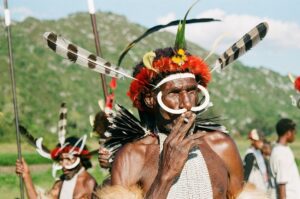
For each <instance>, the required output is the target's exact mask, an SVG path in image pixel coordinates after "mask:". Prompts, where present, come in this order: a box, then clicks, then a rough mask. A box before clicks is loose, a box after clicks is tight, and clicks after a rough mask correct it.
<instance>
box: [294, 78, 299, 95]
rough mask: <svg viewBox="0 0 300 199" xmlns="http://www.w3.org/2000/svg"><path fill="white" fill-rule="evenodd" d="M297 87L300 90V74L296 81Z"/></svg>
mask: <svg viewBox="0 0 300 199" xmlns="http://www.w3.org/2000/svg"><path fill="white" fill-rule="evenodd" d="M294 86H295V89H296V90H297V91H299V92H300V76H299V77H297V78H296V80H295V82H294Z"/></svg>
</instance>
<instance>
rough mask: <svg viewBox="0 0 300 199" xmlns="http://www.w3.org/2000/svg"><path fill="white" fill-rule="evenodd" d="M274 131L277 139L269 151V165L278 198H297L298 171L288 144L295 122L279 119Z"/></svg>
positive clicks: (299, 180)
mask: <svg viewBox="0 0 300 199" xmlns="http://www.w3.org/2000/svg"><path fill="white" fill-rule="evenodd" d="M276 132H277V135H278V139H277V143H276V145H275V146H274V148H273V150H272V153H271V158H270V165H271V169H272V173H273V175H274V177H275V182H276V191H277V194H278V198H279V199H299V198H300V177H299V171H298V168H297V165H296V162H295V157H294V154H293V152H292V150H291V148H290V147H289V146H288V145H289V144H290V143H292V142H294V140H295V135H296V123H295V122H294V121H293V120H291V119H288V118H283V119H280V120H279V121H278V122H277V124H276Z"/></svg>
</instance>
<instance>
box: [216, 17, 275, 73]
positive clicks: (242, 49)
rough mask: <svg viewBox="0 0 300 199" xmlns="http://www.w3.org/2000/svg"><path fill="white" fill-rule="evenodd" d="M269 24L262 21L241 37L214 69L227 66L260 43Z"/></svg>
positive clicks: (217, 62) (220, 58) (223, 55)
mask: <svg viewBox="0 0 300 199" xmlns="http://www.w3.org/2000/svg"><path fill="white" fill-rule="evenodd" d="M268 29H269V26H268V24H267V23H266V22H263V23H260V24H258V25H257V26H255V27H254V28H253V29H251V30H250V31H249V32H248V33H246V34H245V35H244V36H243V37H242V38H241V39H239V40H238V41H237V42H235V43H234V44H233V45H232V46H231V47H230V48H228V49H227V50H226V51H225V52H224V53H223V54H222V55H221V56H220V57H219V58H218V59H217V61H216V65H215V66H214V68H213V69H212V71H213V70H215V69H216V68H219V67H220V68H221V69H223V68H225V66H227V65H229V64H230V63H232V62H233V61H235V60H237V59H238V58H239V57H241V56H242V55H244V54H245V53H246V52H247V51H249V50H250V49H251V48H252V47H254V46H255V45H256V44H258V43H259V42H260V41H261V40H262V39H263V38H264V37H265V36H266V34H267V32H268Z"/></svg>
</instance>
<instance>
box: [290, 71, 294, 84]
mask: <svg viewBox="0 0 300 199" xmlns="http://www.w3.org/2000/svg"><path fill="white" fill-rule="evenodd" d="M289 78H290V80H291V82H292V83H293V84H294V83H295V78H294V77H293V75H292V74H291V73H289Z"/></svg>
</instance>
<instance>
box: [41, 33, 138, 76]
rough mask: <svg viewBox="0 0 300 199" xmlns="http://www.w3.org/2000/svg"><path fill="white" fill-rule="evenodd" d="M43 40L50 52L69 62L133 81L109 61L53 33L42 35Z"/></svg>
mask: <svg viewBox="0 0 300 199" xmlns="http://www.w3.org/2000/svg"><path fill="white" fill-rule="evenodd" d="M44 39H45V40H46V43H47V46H48V47H49V48H50V49H51V50H53V51H54V52H55V53H57V54H58V55H60V56H62V57H64V58H66V59H68V60H69V61H71V62H74V63H77V64H79V65H81V66H83V67H85V68H89V69H91V70H93V71H95V72H98V73H102V74H104V75H108V76H111V77H115V78H120V77H123V76H125V77H128V78H131V79H134V78H133V77H131V76H130V75H128V74H127V73H126V72H124V71H122V70H121V69H116V68H117V67H116V66H115V65H113V64H112V63H110V62H109V61H106V60H105V59H103V58H101V57H99V56H96V55H95V54H93V53H91V52H89V51H87V50H85V49H83V48H81V47H79V46H77V45H75V44H73V43H71V42H70V41H68V40H66V39H65V38H63V37H61V36H59V35H57V34H55V33H53V32H46V33H44Z"/></svg>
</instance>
